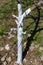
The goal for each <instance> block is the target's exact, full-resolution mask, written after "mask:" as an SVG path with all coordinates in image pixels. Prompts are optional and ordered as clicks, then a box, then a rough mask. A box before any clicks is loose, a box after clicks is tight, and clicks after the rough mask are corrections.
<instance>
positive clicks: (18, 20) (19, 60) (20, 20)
mask: <svg viewBox="0 0 43 65" xmlns="http://www.w3.org/2000/svg"><path fill="white" fill-rule="evenodd" d="M30 12H31V9H30V8H29V9H27V10H26V11H25V12H24V13H23V14H22V4H21V3H18V17H17V16H15V15H13V17H15V18H16V20H15V22H16V24H17V56H18V57H17V64H21V63H22V39H23V34H25V33H26V32H25V33H24V32H23V19H24V17H26V16H27V15H28V14H29V13H30Z"/></svg>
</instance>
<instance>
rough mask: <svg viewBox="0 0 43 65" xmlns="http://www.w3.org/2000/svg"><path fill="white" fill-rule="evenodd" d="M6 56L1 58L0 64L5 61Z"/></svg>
mask: <svg viewBox="0 0 43 65" xmlns="http://www.w3.org/2000/svg"><path fill="white" fill-rule="evenodd" d="M6 56H7V53H6V54H5V55H4V56H3V57H2V58H1V61H2V62H3V61H5V58H6Z"/></svg>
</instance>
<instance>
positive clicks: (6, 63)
mask: <svg viewBox="0 0 43 65" xmlns="http://www.w3.org/2000/svg"><path fill="white" fill-rule="evenodd" d="M7 44H9V48H10V49H9V50H6V49H5V46H6V45H7ZM2 47H3V48H4V49H2V50H0V65H17V64H15V62H16V60H17V44H16V43H14V44H12V43H10V41H9V40H7V41H6V44H3V45H2V44H0V49H1V48H2ZM31 47H32V46H30V49H29V51H28V52H27V54H26V56H25V58H24V59H23V63H22V65H43V60H41V58H40V56H36V55H35V50H36V49H34V48H32V49H33V50H31ZM3 57H5V58H4V60H1V59H2V58H3ZM9 57H10V59H9Z"/></svg>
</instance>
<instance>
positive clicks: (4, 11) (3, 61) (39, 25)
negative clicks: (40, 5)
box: [0, 0, 43, 65]
mask: <svg viewBox="0 0 43 65" xmlns="http://www.w3.org/2000/svg"><path fill="white" fill-rule="evenodd" d="M8 1H10V0H8ZM3 2H6V0H0V4H1V5H0V65H17V64H15V62H16V60H17V32H15V31H14V32H15V34H14V32H13V35H14V37H13V38H10V39H9V35H8V34H5V33H6V32H9V31H10V28H12V27H17V25H16V23H15V19H14V18H13V17H12V12H13V13H15V14H16V15H17V5H15V3H16V0H15V2H13V1H11V2H12V3H13V6H11V5H12V3H11V2H9V3H8V4H7V3H4V6H3ZM28 3H30V2H28V1H27V4H26V3H24V5H25V6H27V5H28ZM6 4H7V5H6ZM30 4H31V3H30ZM5 5H6V6H5ZM24 5H23V11H24V10H26V9H27V8H28V7H29V6H27V7H26V8H25V6H24ZM12 7H13V8H12ZM12 9H13V11H12ZM38 12H39V11H38ZM37 14H38V13H37V9H36V10H35V11H32V13H31V14H30V15H29V16H28V17H27V18H25V20H24V31H26V32H27V33H26V35H24V36H23V43H22V44H23V56H24V57H23V62H22V65H43V10H41V9H40V13H39V14H40V15H39V14H38V15H37ZM37 16H38V17H37ZM37 18H38V21H37Z"/></svg>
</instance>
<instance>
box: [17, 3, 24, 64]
mask: <svg viewBox="0 0 43 65" xmlns="http://www.w3.org/2000/svg"><path fill="white" fill-rule="evenodd" d="M21 16H22V5H21V3H18V17H19V18H18V25H17V39H18V41H17V50H18V51H17V54H18V55H17V56H18V57H17V63H18V64H21V63H22V38H23V19H22V17H21Z"/></svg>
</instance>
